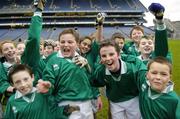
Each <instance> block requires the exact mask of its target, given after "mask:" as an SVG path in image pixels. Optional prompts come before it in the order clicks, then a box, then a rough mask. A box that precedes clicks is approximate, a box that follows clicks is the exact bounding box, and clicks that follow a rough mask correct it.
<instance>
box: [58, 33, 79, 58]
mask: <svg viewBox="0 0 180 119" xmlns="http://www.w3.org/2000/svg"><path fill="white" fill-rule="evenodd" d="M59 45H60V51H61V53H62V55H63V57H74V55H75V51H76V49H77V46H78V45H77V42H76V39H75V37H74V36H73V35H72V34H70V33H67V34H62V35H61V36H60V39H59Z"/></svg>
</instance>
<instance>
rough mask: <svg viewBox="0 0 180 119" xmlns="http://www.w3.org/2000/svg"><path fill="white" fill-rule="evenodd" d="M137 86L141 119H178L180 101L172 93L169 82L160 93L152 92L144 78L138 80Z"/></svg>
mask: <svg viewBox="0 0 180 119" xmlns="http://www.w3.org/2000/svg"><path fill="white" fill-rule="evenodd" d="M137 84H138V87H139V90H140V94H139V103H140V110H141V115H142V117H143V119H180V113H179V112H180V99H179V97H178V96H177V95H176V93H175V92H174V91H173V85H172V83H171V82H170V83H169V85H168V86H167V88H166V89H165V90H164V91H163V92H162V93H158V92H156V91H154V90H152V89H151V88H150V83H149V82H148V81H147V80H146V79H145V78H142V79H141V80H139V81H138V82H137Z"/></svg>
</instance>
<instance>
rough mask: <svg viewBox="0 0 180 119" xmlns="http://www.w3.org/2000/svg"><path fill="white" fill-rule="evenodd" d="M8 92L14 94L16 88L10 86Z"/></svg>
mask: <svg viewBox="0 0 180 119" xmlns="http://www.w3.org/2000/svg"><path fill="white" fill-rule="evenodd" d="M6 91H7V92H10V93H12V92H14V87H12V86H9V87H8V88H7V90H6Z"/></svg>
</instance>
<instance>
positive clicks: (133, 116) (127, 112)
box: [110, 97, 141, 119]
mask: <svg viewBox="0 0 180 119" xmlns="http://www.w3.org/2000/svg"><path fill="white" fill-rule="evenodd" d="M110 108H111V109H110V110H111V115H112V119H141V113H140V110H139V98H138V97H135V98H132V99H130V100H128V101H123V102H119V103H114V102H111V101H110Z"/></svg>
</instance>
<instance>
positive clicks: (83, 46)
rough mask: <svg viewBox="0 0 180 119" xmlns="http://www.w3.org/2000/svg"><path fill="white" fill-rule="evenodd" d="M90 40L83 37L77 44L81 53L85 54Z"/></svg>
mask: <svg viewBox="0 0 180 119" xmlns="http://www.w3.org/2000/svg"><path fill="white" fill-rule="evenodd" d="M91 43H92V42H91V40H90V39H88V38H85V39H83V40H82V41H81V42H80V44H79V49H80V51H81V53H82V54H86V53H87V52H89V51H90V49H91Z"/></svg>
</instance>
